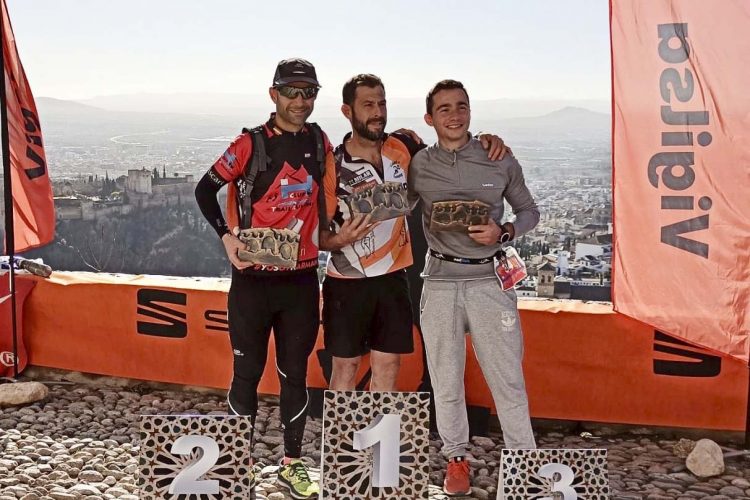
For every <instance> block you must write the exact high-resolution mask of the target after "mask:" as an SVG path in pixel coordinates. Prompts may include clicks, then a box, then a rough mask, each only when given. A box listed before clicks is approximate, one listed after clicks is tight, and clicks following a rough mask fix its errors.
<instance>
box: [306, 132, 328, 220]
mask: <svg viewBox="0 0 750 500" xmlns="http://www.w3.org/2000/svg"><path fill="white" fill-rule="evenodd" d="M307 125H308V126H309V127H310V131H311V132H312V134H313V137H315V160H316V161H317V162H318V171H319V172H320V185H319V186H318V219H319V224H320V226H322V225H323V224H325V223H326V222H330V221H326V219H327V217H326V194H325V189H324V188H323V183H324V179H325V175H326V146H325V141H324V140H323V131H322V130H321V129H320V126H319V125H318V124H317V123H308V124H307Z"/></svg>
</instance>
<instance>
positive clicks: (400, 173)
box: [391, 163, 404, 179]
mask: <svg viewBox="0 0 750 500" xmlns="http://www.w3.org/2000/svg"><path fill="white" fill-rule="evenodd" d="M391 168H392V169H393V178H394V179H403V178H404V169H402V168H401V165H399V164H398V163H394V164H393V165H391Z"/></svg>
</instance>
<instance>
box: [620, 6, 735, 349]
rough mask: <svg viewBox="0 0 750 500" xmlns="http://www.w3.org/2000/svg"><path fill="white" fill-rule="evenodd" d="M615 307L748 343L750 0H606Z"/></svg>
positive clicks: (695, 334) (657, 322) (701, 334)
mask: <svg viewBox="0 0 750 500" xmlns="http://www.w3.org/2000/svg"><path fill="white" fill-rule="evenodd" d="M610 6H611V7H610V8H611V36H612V68H613V69H612V72H613V164H614V174H613V177H614V224H615V233H614V257H615V258H614V263H613V281H614V287H613V301H614V304H615V309H616V310H617V311H619V312H622V313H624V314H627V315H628V316H631V317H633V318H636V319H638V320H640V321H643V322H645V323H647V324H649V325H652V326H654V327H655V328H657V329H659V330H661V331H664V332H669V333H670V334H674V335H676V336H678V337H680V338H682V339H685V340H687V341H689V342H690V343H692V344H696V345H701V346H705V347H707V348H710V349H712V350H714V351H718V352H722V353H727V354H729V355H731V356H734V357H737V358H739V359H742V360H745V361H747V360H748V352H749V349H750V339H748V336H749V335H750V222H749V220H750V132H749V131H750V92H748V82H750V66H749V65H748V64H747V62H748V57H749V56H748V54H750V30H748V26H750V2H748V1H747V0H725V1H722V2H706V1H703V0H679V1H678V0H618V1H614V2H611V3H610Z"/></svg>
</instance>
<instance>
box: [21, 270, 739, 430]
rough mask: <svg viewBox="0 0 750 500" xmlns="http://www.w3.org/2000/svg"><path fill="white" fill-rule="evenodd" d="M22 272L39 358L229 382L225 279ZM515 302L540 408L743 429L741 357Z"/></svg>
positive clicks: (415, 361)
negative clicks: (30, 286) (28, 285)
mask: <svg viewBox="0 0 750 500" xmlns="http://www.w3.org/2000/svg"><path fill="white" fill-rule="evenodd" d="M23 279H24V280H26V279H33V280H35V281H37V286H36V287H35V289H34V291H33V293H32V294H31V295H30V296H29V298H28V299H27V305H26V309H25V337H26V345H27V348H28V351H29V362H30V363H31V364H33V365H38V366H47V367H54V368H63V369H67V370H77V371H84V372H90V373H99V374H105V375H111V376H119V377H130V378H138V379H144V380H156V381H164V382H174V383H180V384H188V385H201V386H209V387H219V388H226V387H228V385H229V382H230V380H231V372H232V366H231V364H232V354H231V349H230V345H229V335H228V334H227V319H226V318H227V316H226V302H227V298H226V294H227V291H228V288H229V282H228V281H227V280H220V279H189V278H165V277H158V276H114V275H105V274H94V273H54V274H53V275H52V277H51V278H49V279H46V280H44V279H40V278H36V277H24V278H23ZM519 304H520V309H521V320H522V322H523V328H524V335H525V362H524V367H525V373H526V380H527V387H528V392H529V401H530V406H531V412H532V416H534V417H542V418H558V419H571V420H585V421H599V422H619V423H633V424H644V425H665V426H682V427H695V428H707V429H726V430H744V428H745V409H746V407H747V394H748V373H747V367H746V366H745V365H744V363H742V362H741V361H739V360H737V359H734V358H732V357H730V356H727V355H715V354H712V353H710V352H707V351H705V350H702V349H698V348H695V347H691V346H690V345H688V344H686V343H684V342H681V341H679V340H677V339H675V338H673V337H668V336H666V335H663V334H660V333H658V332H655V331H654V330H653V329H652V328H650V327H648V326H646V325H644V324H642V323H639V322H637V321H635V320H632V319H630V318H628V317H626V316H623V315H620V314H617V313H615V312H614V311H613V310H612V307H611V305H610V304H606V303H598V304H593V303H592V304H586V303H581V302H577V301H538V300H528V301H523V300H521V301H520V302H519ZM271 338H272V339H273V337H271ZM415 340H416V342H415V344H416V346H415V347H416V349H415V352H414V353H413V354H410V355H407V356H405V357H404V359H403V362H402V370H401V374H400V380H399V388H400V389H401V390H408V391H413V390H416V389H417V387H418V386H419V383H420V380H421V378H422V373H423V370H424V366H423V364H422V352H421V351H422V344H421V342H420V341H419V335H418V333H417V332H416V330H415ZM272 342H273V340H272ZM469 346H470V343H469ZM273 356H274V349H273V348H272V349H270V350H269V358H268V362H267V364H266V371H265V373H264V375H263V380H262V382H261V385H260V391H261V392H263V393H267V394H278V391H279V384H278V378H277V377H278V376H277V374H276V371H275V368H274V367H275V362H274V359H273ZM467 357H468V359H467V365H466V382H467V402H468V403H469V404H471V405H476V406H483V407H490V408H491V407H492V406H493V405H492V399H491V396H490V394H489V390H488V388H487V386H486V384H485V383H484V378H483V376H482V374H481V370H480V369H479V367H478V364H477V362H476V359H475V356H474V354H473V352H472V351H471V347H467ZM325 359H326V356H325V353H324V352H323V335H322V331H321V335H320V336H319V338H318V344H317V346H316V348H315V352H314V353H313V354H312V355H311V357H310V364H309V366H310V373H309V377H308V382H309V384H310V386H312V387H321V388H322V387H325V386H326V379H325V377H324V366H325V364H326V363H325ZM362 370H363V372H364V370H366V367H363V368H362ZM360 375H361V374H360Z"/></svg>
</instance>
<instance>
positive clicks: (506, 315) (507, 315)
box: [500, 311, 516, 330]
mask: <svg viewBox="0 0 750 500" xmlns="http://www.w3.org/2000/svg"><path fill="white" fill-rule="evenodd" d="M500 324H501V325H503V330H510V329H511V328H513V326H514V325H515V324H516V314H515V313H514V312H512V311H503V312H502V313H500Z"/></svg>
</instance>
